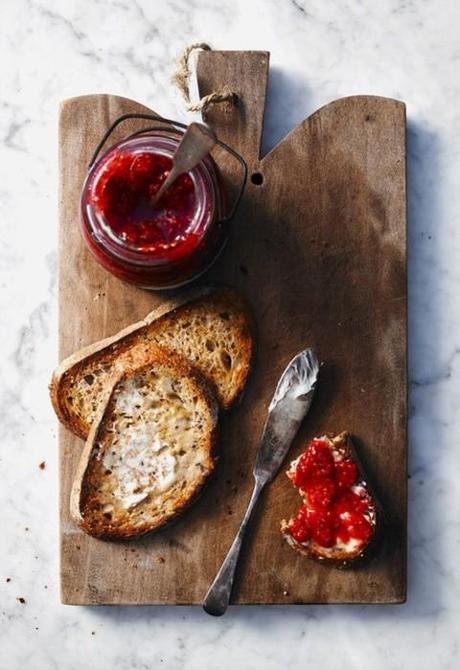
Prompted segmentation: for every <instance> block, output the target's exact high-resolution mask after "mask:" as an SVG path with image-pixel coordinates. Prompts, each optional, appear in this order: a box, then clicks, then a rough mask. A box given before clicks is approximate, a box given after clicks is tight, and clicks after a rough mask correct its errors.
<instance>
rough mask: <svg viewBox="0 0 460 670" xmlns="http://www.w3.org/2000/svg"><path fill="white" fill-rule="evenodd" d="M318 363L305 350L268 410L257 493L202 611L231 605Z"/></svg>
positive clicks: (312, 389)
mask: <svg viewBox="0 0 460 670" xmlns="http://www.w3.org/2000/svg"><path fill="white" fill-rule="evenodd" d="M318 371H319V363H318V359H317V358H316V355H315V353H314V352H313V350H312V349H305V351H302V352H301V353H300V354H297V356H295V358H293V359H292V361H291V362H290V363H289V365H288V366H287V368H286V369H285V371H284V372H283V374H282V375H281V378H280V380H279V382H278V386H277V387H276V391H275V395H274V396H273V400H272V401H271V403H270V407H269V409H268V417H267V421H266V423H265V428H264V432H263V435H262V440H261V443H260V447H259V451H258V453H257V458H256V462H255V465H254V479H255V484H254V490H253V492H252V496H251V499H250V501H249V504H248V508H247V510H246V514H245V515H244V517H243V520H242V522H241V525H240V528H239V530H238V533H237V535H236V537H235V540H234V541H233V544H232V546H231V547H230V550H229V552H228V554H227V556H226V558H225V560H224V562H223V563H222V567H221V568H220V570H219V572H218V573H217V576H216V578H215V579H214V582H213V583H212V585H211V587H210V589H209V591H208V593H207V594H206V597H205V599H204V603H203V608H204V610H205V611H206V612H207V613H208V614H212V615H214V616H221V615H222V614H224V613H225V611H226V609H227V607H228V603H229V601H230V594H231V591H232V586H233V578H234V576H235V571H236V565H237V562H238V556H239V554H240V549H241V545H242V543H243V537H244V534H245V532H246V529H247V527H248V524H249V520H250V518H251V516H252V513H253V511H254V508H255V506H256V503H257V500H258V498H259V495H260V492H261V491H262V489H263V488H264V486H265V484H267V483H268V482H269V481H271V480H272V479H273V477H274V476H275V475H276V473H277V472H278V470H279V469H280V467H281V464H282V462H283V461H284V458H285V456H286V454H287V452H288V450H289V447H290V446H291V443H292V440H293V439H294V437H295V436H296V433H297V431H298V429H299V427H300V424H301V423H302V420H303V418H304V417H305V415H306V414H307V412H308V410H309V409H310V405H311V401H312V399H313V394H314V392H315V389H316V382H317V378H318Z"/></svg>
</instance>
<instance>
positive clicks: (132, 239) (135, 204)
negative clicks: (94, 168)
mask: <svg viewBox="0 0 460 670" xmlns="http://www.w3.org/2000/svg"><path fill="white" fill-rule="evenodd" d="M171 167H172V160H171V158H169V157H168V156H164V155H162V154H159V153H149V152H135V153H131V152H126V151H125V152H116V153H114V154H113V155H112V156H111V157H110V158H109V160H108V161H107V163H106V165H105V166H104V169H103V170H102V171H101V173H100V174H99V176H98V178H97V179H96V181H95V182H94V183H93V186H92V190H93V193H92V196H93V205H94V209H95V213H96V215H97V216H98V217H101V219H102V220H103V222H104V224H105V226H107V227H108V228H110V230H111V231H112V233H113V235H114V236H115V237H116V238H118V239H119V240H121V241H122V242H123V243H124V244H126V245H127V246H129V247H130V248H132V249H136V250H138V251H141V252H145V253H149V254H150V253H152V254H155V256H157V257H162V256H164V257H165V258H167V259H171V258H174V257H175V256H176V255H181V256H182V255H184V254H186V253H187V252H189V251H190V250H191V249H193V248H194V247H195V246H196V245H197V244H198V243H199V239H198V237H197V236H196V235H195V234H194V232H193V230H191V227H192V222H193V218H194V215H195V210H196V196H195V190H194V185H193V182H192V179H191V178H190V177H189V175H187V174H183V175H180V176H179V177H178V178H177V179H176V181H175V182H174V183H173V184H172V185H171V187H170V188H168V189H167V191H166V192H165V193H164V194H163V196H162V197H161V199H160V201H159V202H158V203H157V204H156V205H155V206H152V204H151V203H152V198H153V196H154V195H155V194H156V192H157V191H158V189H159V188H160V186H161V184H162V183H163V182H164V180H165V179H166V177H167V175H168V173H169V171H170V170H171Z"/></svg>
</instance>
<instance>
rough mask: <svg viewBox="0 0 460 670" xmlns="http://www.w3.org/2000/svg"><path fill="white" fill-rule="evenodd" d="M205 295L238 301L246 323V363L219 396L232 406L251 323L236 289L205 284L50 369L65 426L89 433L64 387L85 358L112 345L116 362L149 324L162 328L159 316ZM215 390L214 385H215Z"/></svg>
mask: <svg viewBox="0 0 460 670" xmlns="http://www.w3.org/2000/svg"><path fill="white" fill-rule="evenodd" d="M207 297H215V299H216V300H218V301H220V302H221V303H222V305H223V306H224V305H228V307H229V308H233V309H234V308H235V305H237V308H238V310H239V311H240V313H241V318H242V319H243V321H244V322H245V325H246V327H247V328H246V329H245V331H246V330H247V332H245V334H244V336H243V337H242V338H241V341H240V342H239V345H240V352H241V354H242V357H243V359H244V360H245V361H246V363H245V364H244V365H242V367H241V370H240V371H239V375H238V378H237V383H236V387H235V391H234V393H233V395H232V396H231V397H230V398H228V399H223V398H221V397H219V396H218V400H219V404H220V405H221V407H222V408H223V409H229V408H230V407H231V406H233V405H234V404H235V403H236V402H237V401H238V399H239V398H240V397H241V394H242V392H243V389H244V386H245V383H246V380H247V377H248V375H249V372H250V369H251V367H252V362H253V357H254V323H253V319H252V315H251V312H250V310H249V307H248V305H247V303H246V301H245V300H244V299H243V298H242V297H241V296H240V295H239V294H238V293H236V292H235V291H234V290H233V289H230V288H223V287H216V286H208V287H204V288H199V289H192V290H189V291H187V292H186V293H185V294H181V296H180V297H178V298H172V299H169V300H167V301H166V302H164V303H163V304H162V305H160V306H159V307H158V308H156V309H154V310H153V311H151V312H150V313H149V314H148V315H147V316H146V317H145V319H143V320H142V321H138V322H137V323H134V324H131V325H129V326H127V327H126V328H124V329H122V330H121V331H119V332H118V333H116V334H115V335H112V336H110V337H107V338H104V339H103V340H100V341H98V342H95V343H93V344H91V345H89V346H86V347H84V348H82V349H80V350H79V351H77V352H75V353H74V354H72V355H71V356H69V357H67V358H66V359H64V360H63V361H62V362H61V363H60V364H59V366H58V367H57V368H56V370H55V371H54V372H53V374H52V378H51V382H50V384H49V392H50V398H51V403H52V405H53V408H54V411H55V412H56V415H57V417H58V419H59V421H61V423H63V424H64V425H65V426H67V428H69V429H70V430H71V431H72V432H73V433H75V434H76V435H77V436H78V437H81V438H82V439H86V438H87V437H88V433H89V427H88V426H87V424H86V422H85V421H84V420H82V419H81V418H80V417H79V416H78V415H77V414H76V413H74V412H72V411H71V408H70V407H69V405H68V404H67V402H66V393H65V387H66V383H67V381H68V380H69V378H70V376H71V375H72V374H76V373H77V372H78V369H79V368H80V367H81V366H83V365H84V364H85V363H86V362H87V361H88V359H90V358H91V359H93V360H94V359H97V357H98V356H99V355H101V354H102V353H103V352H105V351H106V350H107V349H110V348H111V347H113V349H112V351H111V352H110V355H109V360H110V361H111V363H112V366H116V365H117V357H118V355H119V353H120V349H121V350H122V351H123V352H126V351H128V350H129V348H130V346H131V345H134V344H135V341H136V338H138V337H142V334H143V333H144V332H146V331H147V330H149V329H151V328H152V326H156V328H157V329H161V326H162V320H163V319H164V318H165V317H171V316H172V317H174V316H175V313H183V310H184V309H190V310H193V308H194V305H195V304H196V303H197V302H199V301H200V300H202V299H204V298H207ZM151 346H152V345H150V346H149V348H150V347H151ZM159 346H161V345H159ZM206 381H207V382H208V384H210V385H211V386H213V382H212V379H209V378H207V380H206ZM214 390H216V389H215V388H214Z"/></svg>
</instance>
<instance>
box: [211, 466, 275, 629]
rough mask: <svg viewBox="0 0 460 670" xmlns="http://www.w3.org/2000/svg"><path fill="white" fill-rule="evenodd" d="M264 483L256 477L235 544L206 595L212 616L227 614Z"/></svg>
mask: <svg viewBox="0 0 460 670" xmlns="http://www.w3.org/2000/svg"><path fill="white" fill-rule="evenodd" d="M264 484H265V482H261V481H260V480H257V479H256V483H255V485H254V489H253V491H252V496H251V500H250V501H249V504H248V507H247V509H246V512H245V515H244V517H243V520H242V521H241V524H240V527H239V529H238V532H237V534H236V537H235V539H234V540H233V544H232V546H231V547H230V549H229V551H228V554H227V556H226V557H225V559H224V562H223V563H222V566H221V568H220V570H219V572H218V573H217V575H216V577H215V579H214V581H213V583H212V584H211V586H210V588H209V591H208V592H207V594H206V596H205V599H204V602H203V609H204V611H205V612H207V613H208V614H212V616H222V614H225V612H226V610H227V607H228V603H229V602H230V594H231V592H232V586H233V579H234V577H235V571H236V566H237V563H238V557H239V555H240V550H241V545H242V544H243V538H244V534H245V532H246V529H247V527H248V524H249V521H250V519H251V517H252V513H253V512H254V508H255V506H256V504H257V501H258V499H259V495H260V492H261V491H262V489H263V487H264Z"/></svg>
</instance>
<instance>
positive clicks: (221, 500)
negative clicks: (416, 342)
mask: <svg viewBox="0 0 460 670" xmlns="http://www.w3.org/2000/svg"><path fill="white" fill-rule="evenodd" d="M267 74H268V54H267V53H265V52H209V53H207V52H206V53H203V54H202V55H201V56H200V59H199V63H198V81H199V86H200V90H201V93H202V94H205V93H208V92H210V91H212V90H213V89H216V88H219V87H220V86H221V85H222V84H228V85H230V86H231V87H232V88H234V89H235V90H236V91H237V93H238V95H239V104H238V106H237V107H236V108H230V109H229V108H226V109H222V108H218V107H215V108H213V109H212V111H210V112H209V113H208V121H209V122H210V123H211V124H212V125H213V127H214V128H215V130H216V131H217V133H218V135H219V136H220V137H221V138H222V139H223V140H224V141H227V142H229V143H230V144H231V145H232V146H233V147H234V148H236V149H237V150H239V151H240V152H241V153H242V154H243V155H244V157H245V158H246V160H247V161H248V164H249V169H250V174H252V173H254V172H259V173H260V174H261V175H262V178H263V183H262V184H261V185H255V184H253V183H251V182H249V184H248V187H247V189H246V193H245V195H244V199H243V202H242V203H241V206H240V208H239V211H238V214H237V217H236V219H235V220H234V222H233V223H232V224H231V228H232V230H231V234H230V240H229V243H228V245H227V247H226V249H225V251H224V253H223V255H222V256H221V258H220V259H219V262H218V264H216V266H215V267H214V268H213V269H212V270H211V271H210V272H209V273H208V275H207V276H206V277H204V278H203V279H202V280H201V283H206V282H207V281H220V282H225V283H228V284H230V285H231V286H234V287H235V288H237V289H239V290H240V291H241V292H242V293H243V294H244V295H245V296H247V298H248V299H249V301H250V302H251V304H252V306H253V309H254V313H255V318H256V322H257V326H258V356H257V361H256V366H255V369H254V372H253V374H252V377H251V379H250V382H249V384H248V387H247V390H246V394H245V397H244V400H243V402H242V404H241V406H240V407H238V408H236V409H235V410H233V411H232V412H231V413H230V414H228V415H227V416H226V417H225V418H224V420H223V421H222V430H221V432H222V436H221V460H220V463H219V466H218V470H217V475H216V477H215V479H214V480H213V482H211V483H210V485H209V487H208V488H207V490H206V492H205V493H204V495H203V496H202V498H201V500H200V501H199V502H198V503H197V505H196V506H195V507H194V508H193V509H192V510H190V511H189V512H188V513H187V514H186V515H185V516H184V517H183V518H182V519H181V520H180V521H178V522H177V523H176V524H175V525H174V526H171V527H170V528H169V529H167V530H165V531H163V532H161V533H158V534H156V535H152V536H151V537H147V538H144V539H143V540H140V541H136V542H132V543H129V544H116V543H107V542H102V541H98V540H95V539H92V538H89V537H86V536H85V535H84V534H83V533H81V532H80V531H79V530H78V529H77V528H75V526H74V525H73V524H72V522H71V520H70V517H69V509H68V508H69V492H70V487H71V482H72V478H73V476H74V473H75V470H76V465H77V461H78V458H79V455H80V453H81V450H82V447H83V444H82V442H81V441H80V440H78V438H75V437H73V436H72V435H71V434H70V433H68V432H67V431H66V430H65V429H61V430H60V464H61V467H60V471H61V530H62V533H61V593H62V600H63V602H65V603H74V604H101V603H132V604H146V603H177V604H187V603H201V601H202V599H203V596H204V594H205V592H206V590H207V588H208V586H209V584H210V582H211V581H212V579H213V578H214V576H215V573H216V571H217V569H218V567H219V565H220V563H221V561H222V559H223V557H224V555H225V553H226V551H227V549H228V547H229V545H230V543H231V541H232V539H233V536H234V533H235V531H236V528H237V526H238V523H239V520H240V518H241V516H242V514H243V511H244V508H245V505H246V503H247V501H248V498H249V496H250V490H251V487H252V480H251V471H252V464H253V461H254V455H255V451H256V448H257V444H258V440H259V438H260V435H261V431H262V426H263V422H264V419H265V414H266V410H267V406H268V403H269V401H270V398H271V395H272V393H273V390H274V387H275V384H276V381H277V379H278V377H279V375H280V373H281V371H282V369H283V368H284V366H285V364H286V363H287V361H288V360H289V359H290V358H291V357H292V356H293V355H294V354H295V353H297V352H298V351H299V350H300V349H303V348H305V347H306V346H313V347H314V348H315V349H316V350H317V352H318V355H319V357H320V358H321V360H322V361H324V363H325V365H324V368H323V370H322V374H321V383H320V385H319V389H318V394H317V397H316V399H315V402H314V405H313V407H312V410H311V413H310V415H309V417H308V419H307V421H306V422H305V424H304V426H303V428H302V430H301V434H300V435H299V436H298V439H297V440H296V442H295V444H294V445H293V447H292V450H291V454H290V458H291V457H292V458H294V457H295V456H296V455H298V453H299V452H300V451H301V449H302V445H303V444H304V442H305V440H306V439H308V438H309V437H312V436H313V435H317V434H321V433H323V432H325V431H333V432H339V431H341V430H348V431H350V432H351V433H352V434H353V435H354V437H355V441H356V443H357V447H358V449H359V455H360V458H361V460H362V461H363V463H364V465H365V466H366V467H367V469H368V472H369V475H370V478H371V480H372V483H373V484H374V486H375V488H376V490H377V493H378V494H379V496H380V498H381V500H382V502H383V505H384V507H385V510H386V513H387V516H388V529H387V532H386V540H385V542H384V543H383V545H382V546H381V548H380V551H379V552H378V553H377V554H376V556H375V558H374V560H371V561H369V562H368V563H365V564H363V565H362V566H360V567H357V568H354V569H352V570H348V571H338V570H334V569H331V568H327V567H325V566H322V565H317V564H315V563H312V562H310V561H307V560H306V559H304V558H303V557H302V556H300V555H298V554H296V553H295V552H293V551H292V550H291V549H290V548H289V547H288V546H287V545H286V544H285V543H284V542H283V540H282V538H281V536H280V533H279V531H278V528H279V522H280V520H281V519H282V518H283V517H289V516H290V515H291V513H292V512H293V511H294V510H295V509H296V508H297V506H298V502H299V500H298V496H297V494H296V492H295V490H294V489H293V488H292V486H291V484H290V483H289V481H288V479H287V478H286V476H285V475H284V473H283V472H280V474H279V475H278V477H277V478H276V479H275V481H274V482H273V484H272V485H271V486H270V487H269V489H268V490H267V491H266V492H265V494H264V496H263V497H262V500H261V504H260V507H259V510H258V513H256V517H255V520H254V524H253V526H252V534H251V537H250V539H249V542H248V543H247V545H246V548H245V551H244V554H243V556H242V560H241V565H240V570H239V573H238V578H237V581H236V584H235V589H234V593H233V602H235V603H333V602H338V603H343V602H349V603H365V602H377V603H397V602H403V601H404V599H405V590H406V575H405V560H406V559H405V546H406V256H405V242H406V238H405V236H406V226H405V196H406V194H405V107H404V105H403V104H402V103H401V102H398V101H396V100H389V99H385V98H378V97H372V96H358V97H350V98H344V99H341V100H338V101H336V102H333V103H331V104H329V105H327V106H325V107H323V108H322V109H320V110H318V111H317V112H315V113H314V114H313V115H312V116H310V117H309V118H307V119H306V120H305V121H304V122H303V123H302V124H300V125H299V126H298V127H297V128H296V129H295V130H294V131H293V132H292V133H290V135H289V136H288V137H287V138H285V139H284V141H283V142H281V143H280V144H279V145H278V146H276V147H275V148H274V149H273V150H272V151H271V152H270V153H269V154H268V155H267V156H265V157H264V158H263V159H260V158H259V147H260V137H261V133H262V124H263V112H264V106H265V91H266V82H267ZM275 104H276V101H275ZM127 111H145V108H144V107H142V106H141V105H139V104H137V103H135V102H133V101H130V100H126V99H123V98H118V97H113V96H84V97H81V98H75V99H72V100H68V101H66V102H65V103H64V104H63V107H62V110H61V119H60V288H59V300H60V356H61V358H62V357H64V356H66V355H68V354H70V353H71V352H73V351H74V350H75V349H77V348H79V347H81V346H82V345H85V344H88V343H90V342H92V341H94V340H96V339H99V338H101V337H104V336H107V335H109V334H112V333H114V332H116V331H117V330H118V329H119V328H121V327H123V326H125V325H127V324H129V323H130V322H132V321H135V320H138V319H140V318H142V317H143V316H145V314H146V313H147V312H148V311H149V310H151V309H152V308H153V307H154V306H155V305H157V304H158V303H159V302H160V301H161V299H162V298H161V296H160V295H158V294H152V293H148V292H146V291H142V290H139V289H136V288H133V287H130V286H128V285H125V284H123V283H121V282H120V281H118V280H117V279H115V278H112V277H111V276H109V275H108V274H107V273H106V272H105V271H104V270H102V269H101V268H99V266H98V265H97V264H96V263H95V262H94V261H93V260H92V258H91V257H90V256H89V253H88V252H87V251H86V249H85V248H84V246H83V243H82V241H81V240H80V236H79V231H78V225H77V224H78V200H79V193H80V189H81V185H82V181H83V178H84V175H85V171H86V166H87V163H88V160H89V158H90V155H91V153H92V151H93V149H94V146H95V144H96V143H97V140H98V139H99V138H100V136H101V135H102V133H103V131H104V130H105V128H106V127H107V125H108V124H109V122H110V121H111V120H113V119H114V118H115V117H116V116H118V115H119V114H122V113H125V112H127ZM218 158H219V160H221V156H219V157H218ZM221 169H222V171H223V173H224V177H225V180H226V183H232V182H233V181H234V180H235V179H236V178H237V177H236V175H237V172H236V170H235V167H234V165H233V163H231V162H230V161H225V162H221Z"/></svg>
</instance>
